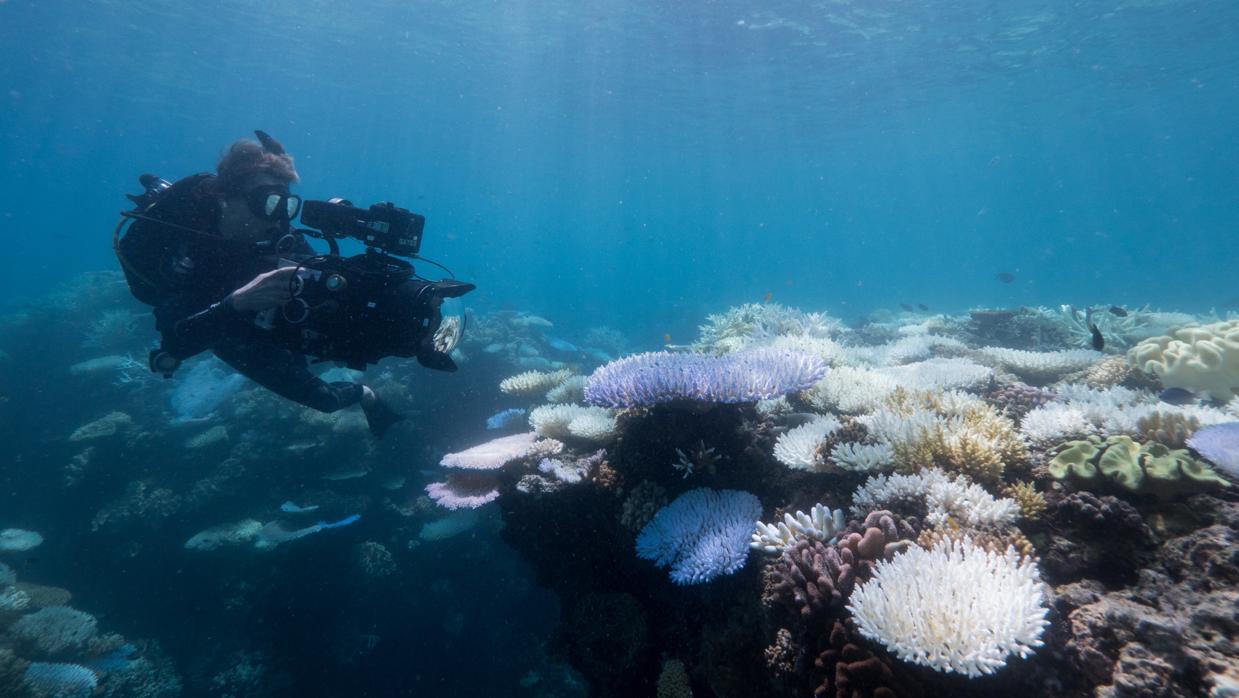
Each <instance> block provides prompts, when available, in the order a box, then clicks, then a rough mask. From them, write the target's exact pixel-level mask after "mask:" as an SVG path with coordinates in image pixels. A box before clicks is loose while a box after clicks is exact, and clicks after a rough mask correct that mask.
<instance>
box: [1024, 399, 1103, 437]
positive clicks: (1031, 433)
mask: <svg viewBox="0 0 1239 698" xmlns="http://www.w3.org/2000/svg"><path fill="white" fill-rule="evenodd" d="M1095 431H1096V429H1095V427H1093V425H1092V423H1091V422H1089V420H1088V417H1087V416H1086V415H1085V414H1084V410H1082V409H1080V408H1079V407H1073V406H1071V405H1064V404H1060V403H1051V404H1048V405H1042V406H1041V407H1037V408H1034V409H1033V410H1031V411H1030V412H1029V413H1028V414H1026V415H1024V418H1023V419H1022V420H1020V433H1021V434H1023V435H1024V438H1026V439H1028V440H1029V441H1031V442H1032V443H1034V444H1038V445H1042V446H1045V445H1053V444H1057V443H1061V442H1063V441H1067V440H1069V439H1078V438H1082V437H1085V436H1088V435H1089V434H1092V433H1094V432H1095Z"/></svg>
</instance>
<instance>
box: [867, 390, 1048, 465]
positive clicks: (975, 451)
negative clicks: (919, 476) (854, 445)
mask: <svg viewBox="0 0 1239 698" xmlns="http://www.w3.org/2000/svg"><path fill="white" fill-rule="evenodd" d="M861 419H862V421H863V422H864V423H865V425H866V426H867V427H868V428H869V431H870V433H871V434H872V435H873V437H874V438H876V439H877V440H878V442H879V443H885V444H886V445H888V446H890V448H891V452H892V454H893V456H894V458H893V460H894V463H895V466H896V468H898V469H900V470H903V471H912V470H916V469H918V468H922V467H926V466H930V465H935V466H938V467H941V468H944V469H947V470H950V471H953V472H959V473H963V474H966V475H968V476H969V477H972V478H974V479H976V480H979V481H982V482H997V481H999V480H1000V479H1001V477H1002V474H1003V472H1004V470H1005V469H1006V467H1007V465H1008V464H1017V463H1023V462H1025V461H1026V460H1027V459H1028V450H1027V447H1026V446H1025V444H1024V441H1023V439H1021V438H1020V435H1019V433H1018V432H1017V431H1016V430H1015V425H1014V424H1013V423H1012V422H1011V420H1009V419H1007V418H1006V417H1003V416H1002V415H1001V414H999V413H998V411H997V410H995V409H994V408H993V407H991V406H989V405H987V404H986V403H984V402H982V401H981V400H980V399H978V398H975V397H972V396H970V395H965V394H963V393H953V392H945V393H910V392H908V391H905V390H903V389H899V390H897V391H895V392H894V393H892V394H891V396H890V398H888V400H887V407H886V408H884V409H882V410H879V411H878V412H876V413H874V414H872V415H868V416H866V417H863V418H861Z"/></svg>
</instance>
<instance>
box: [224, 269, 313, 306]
mask: <svg viewBox="0 0 1239 698" xmlns="http://www.w3.org/2000/svg"><path fill="white" fill-rule="evenodd" d="M296 273H297V268H296V267H284V268H282V269H275V270H273V271H268V272H263V273H262V274H259V275H258V276H255V277H254V280H253V281H251V282H249V283H248V284H245V285H244V286H242V287H241V288H238V289H237V290H235V291H233V292H232V293H231V294H230V295H229V296H228V302H229V303H231V304H232V307H233V308H236V309H237V310H239V311H241V312H243V313H246V312H260V311H263V310H266V309H268V308H274V307H276V306H278V305H283V304H284V303H287V302H288V301H290V300H292V297H293V294H292V291H291V290H290V289H289V285H290V284H291V282H292V277H293V275H294V274H296Z"/></svg>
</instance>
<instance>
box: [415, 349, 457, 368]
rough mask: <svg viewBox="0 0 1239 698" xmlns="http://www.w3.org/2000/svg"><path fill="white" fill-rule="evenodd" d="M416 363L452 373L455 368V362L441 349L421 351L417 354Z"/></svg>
mask: <svg viewBox="0 0 1239 698" xmlns="http://www.w3.org/2000/svg"><path fill="white" fill-rule="evenodd" d="M417 363H419V364H421V365H423V366H425V367H426V368H433V369H434V370H436V371H447V372H448V373H452V372H454V371H455V370H456V362H455V361H452V357H450V356H448V355H447V354H444V353H443V352H441V351H423V352H421V353H420V354H418V355H417Z"/></svg>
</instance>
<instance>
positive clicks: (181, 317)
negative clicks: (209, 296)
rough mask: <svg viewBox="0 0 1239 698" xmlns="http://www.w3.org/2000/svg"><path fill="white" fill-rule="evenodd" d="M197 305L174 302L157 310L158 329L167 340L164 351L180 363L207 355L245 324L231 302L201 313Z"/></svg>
mask: <svg viewBox="0 0 1239 698" xmlns="http://www.w3.org/2000/svg"><path fill="white" fill-rule="evenodd" d="M195 305H196V304H195ZM195 305H190V303H189V302H187V300H186V299H183V298H173V299H171V300H169V301H168V302H165V303H163V304H161V305H159V306H157V307H156V308H155V328H156V329H158V330H159V332H160V335H161V336H162V339H163V341H162V344H161V349H162V350H163V351H165V352H168V353H169V354H171V355H172V356H175V357H176V358H178V359H187V358H189V357H191V356H193V355H195V354H198V353H200V352H202V351H205V350H206V349H208V348H209V347H210V346H211V345H212V344H215V343H216V342H217V341H219V340H220V339H223V338H224V337H226V336H228V335H229V334H230V333H231V330H232V328H235V327H237V326H238V325H239V324H241V323H243V322H244V318H242V317H241V314H240V313H239V312H238V311H237V310H236V308H234V307H233V306H232V303H230V302H229V299H228V298H224V299H223V300H221V301H218V302H216V303H212V304H211V305H209V306H207V307H206V308H202V309H200V310H195ZM197 307H201V306H197Z"/></svg>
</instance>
